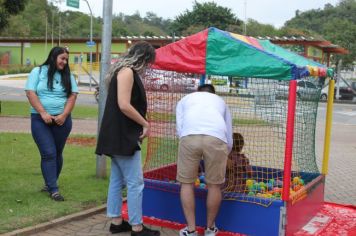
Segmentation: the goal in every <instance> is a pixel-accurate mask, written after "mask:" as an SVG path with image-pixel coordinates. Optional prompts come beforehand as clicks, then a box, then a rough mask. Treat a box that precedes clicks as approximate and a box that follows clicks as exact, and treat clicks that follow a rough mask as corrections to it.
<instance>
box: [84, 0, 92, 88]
mask: <svg viewBox="0 0 356 236" xmlns="http://www.w3.org/2000/svg"><path fill="white" fill-rule="evenodd" d="M84 1H85V2H86V3H87V5H88V8H89V11H90V36H89V37H90V43H89V47H90V56H89V57H90V69H89V73H90V75H89V91H91V79H92V77H93V75H92V74H93V47H94V45H93V13H92V11H91V8H90V5H89V2H88V0H84Z"/></svg>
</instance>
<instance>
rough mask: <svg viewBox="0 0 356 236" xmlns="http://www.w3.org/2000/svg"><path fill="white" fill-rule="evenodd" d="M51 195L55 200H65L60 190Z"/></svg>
mask: <svg viewBox="0 0 356 236" xmlns="http://www.w3.org/2000/svg"><path fill="white" fill-rule="evenodd" d="M49 196H50V198H52V200H54V201H57V202H60V201H64V197H63V196H62V195H60V194H59V192H54V193H51V194H50V195H49Z"/></svg>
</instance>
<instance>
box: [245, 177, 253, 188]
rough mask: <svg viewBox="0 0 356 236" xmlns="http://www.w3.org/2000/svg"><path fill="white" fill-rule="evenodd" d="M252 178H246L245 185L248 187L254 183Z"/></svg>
mask: <svg viewBox="0 0 356 236" xmlns="http://www.w3.org/2000/svg"><path fill="white" fill-rule="evenodd" d="M254 182H255V181H254V180H253V179H247V180H246V186H247V187H248V188H250V187H251V186H252V185H253V184H254Z"/></svg>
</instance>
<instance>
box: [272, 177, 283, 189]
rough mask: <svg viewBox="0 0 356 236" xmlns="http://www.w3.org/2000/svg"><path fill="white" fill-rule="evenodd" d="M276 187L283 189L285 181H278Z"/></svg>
mask: <svg viewBox="0 0 356 236" xmlns="http://www.w3.org/2000/svg"><path fill="white" fill-rule="evenodd" d="M274 186H276V187H279V188H280V187H282V186H283V181H282V180H279V179H277V180H276V182H275V183H274Z"/></svg>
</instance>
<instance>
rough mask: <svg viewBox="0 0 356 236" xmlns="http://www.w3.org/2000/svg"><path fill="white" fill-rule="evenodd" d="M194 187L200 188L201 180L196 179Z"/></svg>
mask: <svg viewBox="0 0 356 236" xmlns="http://www.w3.org/2000/svg"><path fill="white" fill-rule="evenodd" d="M194 185H195V186H196V187H199V186H200V180H199V179H196V180H195V182H194Z"/></svg>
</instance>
